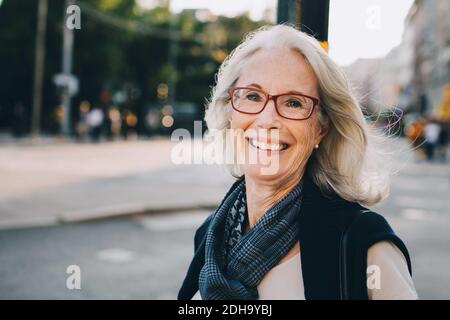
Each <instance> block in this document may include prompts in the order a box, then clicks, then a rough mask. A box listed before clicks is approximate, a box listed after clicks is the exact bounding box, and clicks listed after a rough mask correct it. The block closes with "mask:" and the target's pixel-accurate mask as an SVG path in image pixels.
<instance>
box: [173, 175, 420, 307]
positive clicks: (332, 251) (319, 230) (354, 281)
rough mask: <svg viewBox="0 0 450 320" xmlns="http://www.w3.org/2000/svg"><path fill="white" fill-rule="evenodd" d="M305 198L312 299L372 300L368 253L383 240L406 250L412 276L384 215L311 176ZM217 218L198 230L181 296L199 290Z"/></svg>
mask: <svg viewBox="0 0 450 320" xmlns="http://www.w3.org/2000/svg"><path fill="white" fill-rule="evenodd" d="M237 183H238V181H237V182H235V183H234V184H233V186H232V187H231V188H230V190H229V191H228V192H227V195H226V196H225V197H224V199H225V198H226V197H227V196H228V195H229V194H230V193H231V192H232V190H233V189H234V188H235V187H236V186H237ZM302 201H303V203H302V206H301V209H300V210H301V214H300V219H299V221H298V223H299V226H300V232H299V242H300V255H301V267H302V274H303V285H304V290H305V297H306V299H307V300H310V299H336V300H337V299H362V300H367V299H368V296H367V286H366V281H367V273H366V270H367V251H368V249H369V248H370V246H372V245H373V244H375V243H377V242H379V241H383V240H388V241H391V242H393V243H394V244H395V245H396V246H397V247H398V248H399V249H400V250H401V251H402V252H403V254H404V256H405V258H406V261H407V264H408V269H409V272H410V274H412V271H411V261H410V258H409V254H408V250H407V249H406V246H405V245H404V243H403V242H402V240H401V239H400V238H399V237H397V236H396V235H395V233H394V231H393V230H392V229H391V227H390V226H389V224H388V223H387V221H386V220H385V219H384V218H383V217H382V216H380V215H379V214H377V213H375V212H373V211H371V210H369V209H367V208H365V207H363V206H361V205H360V204H358V203H355V202H349V201H346V200H344V199H342V198H341V197H339V196H338V195H337V194H325V193H323V192H322V191H320V190H319V188H318V187H317V186H316V184H315V183H314V182H313V181H312V179H311V177H310V176H309V175H308V174H306V176H305V180H304V187H303V200H302ZM222 202H223V200H222ZM221 205H222V204H221ZM213 216H214V213H213V214H211V215H210V216H208V218H207V219H206V220H205V222H203V224H202V225H201V226H200V227H199V228H198V229H197V231H196V233H195V237H194V247H195V253H194V258H193V259H192V261H191V264H190V266H189V269H188V271H187V275H186V278H185V279H184V282H183V285H182V287H181V289H180V291H179V293H178V299H179V300H189V299H191V298H192V297H193V296H194V294H195V293H196V292H197V290H198V278H199V274H200V270H201V268H202V267H203V265H204V263H205V239H206V230H207V229H208V226H209V223H210V221H211V219H212V218H213Z"/></svg>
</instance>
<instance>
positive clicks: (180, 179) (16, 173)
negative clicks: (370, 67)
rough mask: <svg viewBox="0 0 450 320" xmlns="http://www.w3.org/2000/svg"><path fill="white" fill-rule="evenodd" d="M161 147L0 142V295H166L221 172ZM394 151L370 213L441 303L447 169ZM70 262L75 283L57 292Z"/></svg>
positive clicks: (222, 183)
mask: <svg viewBox="0 0 450 320" xmlns="http://www.w3.org/2000/svg"><path fill="white" fill-rule="evenodd" d="M396 143H399V144H400V145H403V144H404V143H405V141H404V140H400V141H398V142H396ZM173 145H174V142H170V141H169V140H164V139H155V140H151V141H134V142H127V143H125V142H108V143H100V144H74V143H54V142H52V143H47V144H39V145H20V144H2V145H1V146H0V161H1V163H0V175H1V176H2V177H5V178H2V180H3V184H2V187H1V188H2V190H1V192H0V194H1V200H0V208H1V210H0V219H1V221H2V229H1V230H0V252H1V255H0V298H3V299H14V298H17V299H24V298H31V299H47V298H55V299H107V298H111V299H174V298H176V294H177V290H178V289H179V287H180V285H181V281H182V280H183V277H184V275H185V272H186V270H187V266H188V263H189V261H190V259H191V258H192V254H193V235H194V234H193V233H194V230H195V228H196V227H197V226H198V225H199V224H200V223H201V222H202V221H203V219H204V218H205V217H206V216H207V214H209V213H210V212H211V211H212V210H213V209H214V206H215V205H217V204H218V202H219V201H220V200H221V198H222V197H223V196H224V194H225V192H226V190H227V189H228V187H229V186H230V184H231V182H232V179H231V178H230V177H229V176H227V174H226V172H225V171H224V170H223V168H220V167H217V166H212V165H181V166H175V165H174V164H172V162H171V159H170V152H171V148H172V147H173ZM403 156H404V158H403ZM403 156H402V158H401V159H397V162H398V163H399V164H401V165H403V166H404V168H403V170H402V172H401V173H400V174H399V175H398V176H395V177H393V180H392V182H393V183H392V192H391V196H390V197H389V198H388V199H387V200H386V201H385V202H383V203H382V204H381V205H378V206H376V207H375V208H373V209H374V210H376V211H378V212H380V213H382V214H383V215H384V216H385V217H386V218H387V219H388V221H389V222H390V223H391V225H392V226H393V228H394V229H395V230H396V231H397V233H398V234H399V235H400V237H402V238H403V239H404V240H405V242H406V244H407V246H408V248H409V250H410V253H411V256H412V261H413V278H414V281H415V284H416V287H417V290H418V293H419V296H420V298H422V299H450V291H449V290H448V288H449V287H450V276H449V274H448V272H447V271H446V270H447V269H448V268H449V267H450V256H449V255H448V247H449V245H450V233H449V232H448V230H450V209H449V208H450V197H449V193H450V166H449V165H448V163H447V164H446V163H428V162H416V161H414V160H411V159H412V158H411V155H408V154H404V155H403ZM408 159H410V160H408ZM88 209H89V210H88ZM127 210H129V211H127ZM15 215H17V217H16V216H15ZM16 218H17V219H16ZM92 219H93V220H92ZM430 261H433V263H430ZM70 265H77V266H79V267H80V270H81V289H80V290H76V289H75V290H69V289H67V288H66V279H67V277H68V276H69V275H68V274H66V269H67V267H68V266H70Z"/></svg>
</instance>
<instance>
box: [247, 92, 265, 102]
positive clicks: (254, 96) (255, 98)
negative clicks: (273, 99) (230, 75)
mask: <svg viewBox="0 0 450 320" xmlns="http://www.w3.org/2000/svg"><path fill="white" fill-rule="evenodd" d="M245 98H246V99H248V100H250V101H259V100H260V98H261V97H260V96H259V94H257V93H254V92H253V93H247V95H246V96H245Z"/></svg>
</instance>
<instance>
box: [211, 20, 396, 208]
mask: <svg viewBox="0 0 450 320" xmlns="http://www.w3.org/2000/svg"><path fill="white" fill-rule="evenodd" d="M265 48H292V49H295V50H297V51H298V52H300V53H301V54H302V55H303V56H304V57H305V59H306V61H307V62H308V63H309V64H310V66H311V67H312V69H313V71H314V73H315V75H316V77H317V80H318V91H319V97H320V101H321V106H322V108H320V110H321V113H320V115H319V121H318V122H319V125H327V126H328V127H329V131H328V133H327V134H326V136H325V137H324V138H323V139H322V141H321V144H320V147H319V149H317V150H315V151H314V152H313V153H312V155H311V157H310V158H309V160H308V164H307V167H306V170H307V171H308V172H309V173H310V175H311V177H312V179H313V180H314V182H315V183H316V184H317V186H318V187H319V188H320V189H321V190H322V191H323V192H325V193H326V192H333V191H334V192H335V193H337V194H338V195H339V196H340V197H342V198H344V199H346V200H348V201H352V202H360V203H363V204H365V205H371V204H375V203H377V202H379V201H381V200H383V199H384V198H386V197H387V196H388V194H389V186H390V181H389V178H390V175H391V174H392V166H391V161H390V160H389V155H391V154H390V153H389V152H388V153H386V152H385V151H384V150H383V151H382V149H381V148H380V146H381V145H382V144H383V143H385V141H386V140H387V137H385V136H383V135H382V134H381V133H380V132H379V131H377V129H375V128H374V127H371V126H370V125H369V124H368V123H367V122H366V120H365V118H364V115H363V113H362V110H361V106H360V104H359V103H358V101H357V99H356V98H355V95H354V94H353V92H352V90H351V88H350V85H349V82H348V80H347V77H346V75H345V73H344V71H343V70H342V69H341V68H340V67H339V66H338V65H337V64H336V63H334V62H333V61H332V60H331V58H330V57H329V56H328V54H327V53H326V52H325V51H324V50H323V48H322V47H321V46H320V43H319V42H318V41H317V40H316V39H315V38H313V37H311V36H309V35H307V34H306V33H304V32H301V31H299V30H297V29H295V28H294V27H291V26H289V25H286V24H282V25H275V26H263V27H261V28H259V29H257V30H255V31H253V32H251V33H249V34H248V35H247V36H246V37H245V38H244V40H243V41H242V42H241V43H240V44H239V46H237V47H236V48H235V49H234V50H233V51H232V52H231V54H230V55H229V56H228V57H227V58H226V59H225V61H224V62H223V63H222V65H221V66H220V68H219V71H218V73H217V74H216V85H215V87H213V89H212V94H211V97H210V99H209V101H208V103H207V106H206V111H205V121H206V124H207V126H208V129H209V130H210V131H211V130H214V131H215V132H216V133H217V131H219V132H220V133H221V134H222V137H225V135H226V134H227V133H226V131H227V129H229V128H230V119H231V110H232V109H231V107H230V104H229V94H228V89H229V88H230V87H232V86H233V85H234V83H235V82H236V81H237V80H238V78H239V76H240V73H241V70H242V67H243V65H244V64H245V63H246V62H247V61H248V59H249V58H250V57H251V56H252V55H253V54H254V53H255V52H256V51H258V50H261V49H265ZM224 141H226V139H224ZM231 150H232V149H231ZM231 158H232V159H234V157H231ZM228 169H229V171H230V173H231V175H233V176H234V177H236V178H237V177H240V176H242V175H243V172H241V169H240V167H239V166H238V165H237V164H236V163H234V164H231V165H230V164H229V165H228Z"/></svg>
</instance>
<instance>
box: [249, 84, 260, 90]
mask: <svg viewBox="0 0 450 320" xmlns="http://www.w3.org/2000/svg"><path fill="white" fill-rule="evenodd" d="M246 87H257V88H259V89H262V87H261V86H260V85H259V84H257V83H250V84H249V85H247V86H246Z"/></svg>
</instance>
